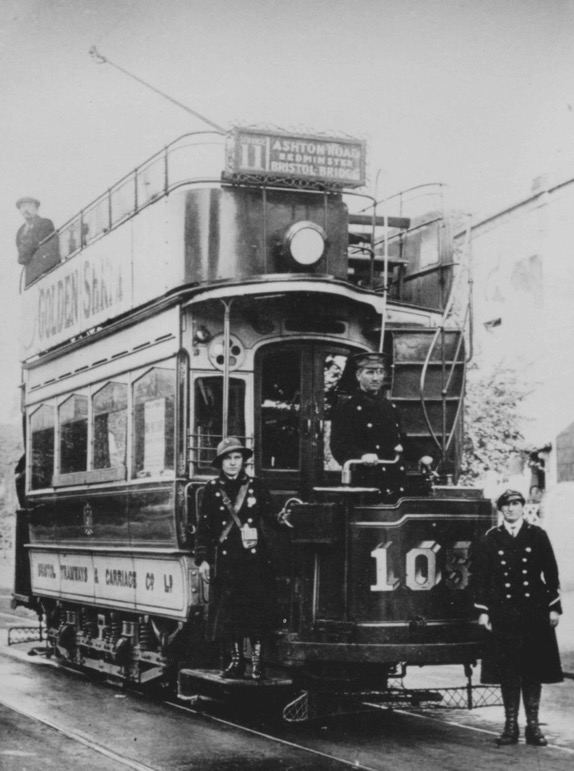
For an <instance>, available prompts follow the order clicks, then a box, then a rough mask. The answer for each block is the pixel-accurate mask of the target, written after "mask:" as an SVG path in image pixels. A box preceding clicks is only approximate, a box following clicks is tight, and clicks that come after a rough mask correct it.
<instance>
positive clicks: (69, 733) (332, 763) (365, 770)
mask: <svg viewBox="0 0 574 771" xmlns="http://www.w3.org/2000/svg"><path fill="white" fill-rule="evenodd" d="M18 658H21V657H20V656H18ZM43 661H44V662H45V663H46V664H48V665H49V666H50V667H53V668H54V669H57V668H59V667H60V666H61V665H60V664H59V663H58V662H57V661H53V660H46V659H44V660H43ZM63 669H64V670H65V671H66V672H67V673H69V674H71V675H73V676H74V677H76V678H78V680H80V681H85V682H91V678H90V676H89V674H86V673H84V672H82V671H80V670H76V669H68V668H67V667H65V666H64V667H63ZM107 687H110V688H114V687H115V684H114V683H111V682H110V683H107ZM123 690H124V689H123V688H122V691H123ZM127 692H128V693H132V694H133V695H135V696H138V697H141V698H144V699H147V698H149V693H146V691H145V690H144V689H140V688H138V687H131V688H128V689H127ZM158 701H159V704H161V705H162V706H163V707H167V708H168V709H169V710H174V711H177V712H178V713H180V714H181V713H183V714H185V715H189V716H190V718H191V717H193V718H197V719H201V720H203V721H209V722H210V723H212V724H213V725H215V726H221V727H222V728H226V729H230V730H232V731H235V732H237V733H240V734H242V735H244V736H245V735H246V736H249V737H253V738H254V739H255V738H257V739H259V740H261V741H264V742H269V743H270V744H274V745H280V746H281V747H283V748H285V749H287V750H293V751H296V752H300V753H303V754H304V755H308V756H311V757H315V758H317V761H318V763H321V761H323V762H326V763H328V764H329V766H328V768H329V769H333V770H334V769H335V768H341V769H343V768H353V769H358V770H359V771H380V768H376V767H374V766H370V765H366V764H364V763H360V762H359V761H357V760H349V759H348V758H343V757H340V756H337V755H335V754H333V753H328V752H324V751H322V750H319V749H316V748H313V747H309V746H306V745H305V744H301V743H297V742H294V741H291V740H289V739H284V738H281V737H280V736H277V735H274V734H272V733H269V732H267V731H264V730H259V729H257V728H254V727H252V726H248V725H246V724H245V723H241V722H235V721H233V720H229V719H226V718H222V717H220V716H217V715H213V714H211V713H209V712H208V711H205V710H198V709H193V708H192V707H190V706H189V705H186V704H182V703H181V702H178V701H176V700H174V699H173V697H169V698H166V699H160V700H158ZM0 706H2V707H4V708H6V709H9V710H11V711H13V712H15V713H17V714H19V715H21V716H23V717H25V718H28V719H30V720H33V721H35V722H37V723H39V724H42V725H44V726H47V727H48V728H51V729H52V730H54V731H56V732H58V733H59V734H60V735H62V736H63V737H66V738H68V739H70V740H72V741H75V742H78V743H79V744H82V745H83V746H84V747H86V748H88V749H89V750H92V751H94V752H96V753H98V754H100V755H102V756H104V757H106V758H108V759H109V760H112V761H114V762H115V763H117V764H120V765H122V766H124V767H125V768H130V769H134V771H157V770H158V766H154V765H148V764H146V763H142V762H140V761H137V760H134V759H133V758H130V757H128V756H127V755H125V754H122V753H121V752H116V751H114V750H112V749H109V748H108V747H106V746H104V745H103V744H102V743H100V742H99V741H97V740H96V739H95V738H92V737H90V736H89V735H88V734H86V733H84V732H82V731H78V730H74V729H70V728H67V727H66V726H64V725H62V724H61V723H58V722H57V721H54V720H51V719H49V718H47V717H44V716H42V715H39V714H38V713H37V712H35V711H34V710H27V709H24V708H23V707H22V706H18V705H16V704H15V703H13V702H11V701H10V700H7V699H5V698H3V697H0ZM295 767H296V766H294V768H295ZM318 767H319V766H318ZM320 767H321V768H323V765H322V764H321V765H320ZM162 768H165V764H162Z"/></svg>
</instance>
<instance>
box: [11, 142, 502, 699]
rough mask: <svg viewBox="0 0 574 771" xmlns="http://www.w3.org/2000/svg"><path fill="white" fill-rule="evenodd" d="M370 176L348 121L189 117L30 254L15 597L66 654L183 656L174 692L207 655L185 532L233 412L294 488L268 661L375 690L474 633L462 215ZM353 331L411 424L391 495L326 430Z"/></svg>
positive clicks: (135, 662)
mask: <svg viewBox="0 0 574 771" xmlns="http://www.w3.org/2000/svg"><path fill="white" fill-rule="evenodd" d="M364 183H365V148H364V145H363V143H362V142H360V141H356V140H352V139H340V138H330V137H317V136H299V135H288V134H285V133H281V132H275V131H267V130H255V129H243V128H239V129H235V130H234V131H233V132H231V133H230V134H227V135H225V134H222V133H219V132H215V131H213V132H202V133H196V134H189V135H186V136H184V137H181V138H180V139H178V140H176V141H175V142H173V143H172V144H171V145H169V146H168V147H166V148H164V149H163V150H162V151H161V152H160V153H158V154H157V155H155V156H153V157H152V158H151V159H149V160H148V161H147V162H146V163H144V164H142V165H141V166H139V167H138V168H137V169H135V171H133V172H132V173H130V174H128V175H127V176H126V177H125V178H124V179H122V180H120V182H118V183H117V184H116V185H114V186H113V187H111V188H110V189H109V190H108V191H107V192H106V193H105V194H104V195H103V196H101V197H100V198H98V199H97V200H96V201H95V202H93V203H92V204H90V205H89V206H87V207H86V208H84V209H83V210H82V211H81V212H80V213H79V214H78V215H77V216H75V217H73V218H72V219H71V220H70V221H69V222H68V223H66V224H65V225H64V226H63V227H61V228H59V230H57V231H56V233H54V235H53V236H52V237H51V238H50V239H48V240H47V241H46V242H44V243H43V244H42V245H41V246H40V247H39V249H38V251H37V253H36V255H35V257H34V259H33V261H32V262H31V263H30V264H29V265H27V266H26V268H25V274H24V275H23V282H22V283H23V289H22V305H23V314H22V319H23V320H22V372H23V382H22V395H23V398H22V403H23V410H24V421H25V427H26V430H25V433H26V436H25V442H26V489H25V494H24V497H23V500H22V507H21V509H20V510H19V511H18V514H17V555H16V575H15V588H14V599H15V602H16V603H18V604H23V605H26V606H28V607H31V608H34V609H35V610H37V611H38V613H39V614H41V616H42V617H43V618H44V620H45V624H46V628H47V637H48V643H49V646H50V648H51V650H52V652H53V654H54V655H55V656H56V657H58V658H59V659H60V660H62V661H63V662H65V663H67V664H69V665H72V666H77V667H81V668H84V669H89V670H94V671H96V672H103V673H105V674H106V675H108V676H111V677H115V678H118V679H120V680H124V681H127V682H137V683H147V682H154V683H155V682H157V683H164V682H170V681H172V680H173V678H174V677H175V676H177V675H179V688H180V693H181V694H182V695H184V696H185V695H186V694H188V693H190V692H193V690H194V688H196V687H197V681H198V678H199V679H201V673H202V672H203V673H205V672H209V671H210V670H211V669H213V670H215V668H216V667H217V666H218V665H219V663H220V662H219V660H218V656H219V651H218V650H214V649H213V646H212V645H210V644H208V643H207V642H206V641H205V627H206V619H207V612H208V607H209V593H208V587H207V586H206V585H204V584H203V582H202V581H201V579H200V577H199V574H198V569H197V567H196V566H195V563H194V560H193V549H194V534H195V529H196V518H197V512H198V506H199V502H200V500H201V495H202V491H203V488H204V486H205V484H206V482H207V481H208V480H209V479H210V478H212V477H213V475H214V471H213V467H212V465H211V462H212V460H213V458H214V456H215V452H216V447H217V445H218V443H219V442H220V441H221V439H222V438H223V437H225V436H229V435H233V436H237V437H240V438H241V439H242V441H244V442H245V444H246V445H247V446H248V447H250V448H252V449H253V450H254V455H253V467H252V468H253V473H255V474H256V475H257V476H259V477H261V478H262V479H263V480H265V482H266V483H267V485H268V487H269V488H270V490H271V491H272V495H273V498H274V501H275V503H276V505H277V509H278V510H279V509H280V508H281V507H282V506H285V505H287V507H288V509H289V511H290V512H291V523H292V524H293V529H292V530H287V529H286V528H285V529H284V532H283V531H282V532H281V533H273V534H270V538H271V539H272V554H273V560H274V564H275V566H276V571H277V587H276V588H277V595H278V597H279V602H278V606H277V619H276V624H275V631H274V633H273V635H272V639H271V640H270V641H269V646H268V650H267V652H266V659H267V662H268V666H270V668H271V672H276V673H280V674H281V676H282V678H283V679H285V680H287V681H289V682H290V683H292V684H293V686H294V688H295V689H297V688H300V689H303V690H304V691H305V693H311V694H312V695H313V694H315V695H317V699H318V700H319V701H320V700H321V699H322V698H327V696H330V697H333V698H337V697H339V696H341V695H344V696H345V697H346V698H351V697H353V696H356V697H357V698H364V694H365V693H367V692H368V693H369V694H370V697H371V698H374V697H375V696H374V695H375V694H376V693H379V694H384V692H385V690H386V689H387V688H388V681H389V677H390V676H391V675H392V674H394V673H396V672H397V671H399V670H400V671H404V670H405V668H406V667H408V666H409V665H416V666H420V665H424V664H441V663H444V664H455V663H456V664H461V665H464V666H465V667H467V668H468V669H470V667H471V665H472V664H473V663H474V662H475V661H476V659H477V657H479V655H480V635H479V631H478V627H477V625H476V624H475V623H474V621H473V620H472V616H471V610H470V608H471V603H470V600H469V589H468V586H469V575H470V570H471V562H470V560H471V554H472V546H473V543H474V542H475V540H476V539H477V538H478V537H479V536H480V535H481V534H482V533H483V532H484V531H485V530H486V529H487V528H488V527H489V526H490V521H491V507H490V504H489V503H488V502H487V501H485V500H484V499H482V498H481V496H480V494H479V493H478V491H474V490H471V489H469V488H464V487H460V486H457V485H456V481H457V475H458V468H459V464H460V456H461V446H462V422H461V414H462V399H463V391H464V383H465V364H466V358H467V351H466V349H467V348H468V345H467V346H466V347H465V337H467V335H466V331H467V327H468V314H467V313H466V311H465V309H466V296H467V288H466V283H465V281H464V280H462V281H461V280H459V279H460V277H461V276H463V275H464V272H465V262H466V255H465V254H464V253H462V252H459V251H458V250H455V248H454V246H453V243H454V241H453V234H454V231H455V230H457V229H458V230H460V228H461V225H460V222H459V221H458V220H457V218H456V217H452V216H447V215H445V214H444V212H442V210H441V207H440V206H439V205H438V204H437V198H436V197H435V198H434V199H433V198H432V197H431V194H432V195H433V196H434V195H436V194H437V192H440V187H436V186H423V187H422V188H417V189H415V190H413V191H411V192H410V194H404V195H401V196H398V197H397V198H395V199H394V200H393V201H391V202H390V203H389V202H387V203H385V205H384V206H381V205H380V204H378V203H377V202H376V201H375V200H374V198H373V197H371V196H368V195H366V194H364V193H363V192H362V189H363V186H364ZM423 195H424V196H425V199H426V200H427V201H430V202H431V203H429V205H428V207H427V210H426V212H422V213H421V212H420V211H418V212H416V213H414V214H412V215H411V214H410V213H409V203H413V202H415V203H416V204H417V205H418V206H419V209H420V203H421V196H423ZM393 203H397V204H398V206H397V207H392V204H393ZM391 209H392V213H391ZM365 351H382V352H384V353H386V354H387V356H388V357H389V359H390V361H391V363H392V367H391V368H390V370H389V371H390V373H391V374H390V376H389V378H388V382H387V383H386V384H385V386H386V389H387V392H388V395H389V398H390V399H391V400H392V401H393V403H394V404H395V405H396V407H397V409H398V410H399V412H400V415H401V419H402V424H403V429H404V432H405V436H406V440H405V443H404V451H403V453H402V454H401V456H400V458H399V459H398V462H400V463H401V464H403V468H404V469H405V471H406V478H407V482H406V485H405V489H404V491H403V492H402V493H401V496H400V497H399V499H398V500H396V501H392V502H381V501H380V500H378V499H377V496H376V495H374V492H375V491H374V490H373V489H370V488H368V487H361V486H358V485H356V484H354V483H353V476H354V473H355V472H356V469H357V465H359V460H360V459H354V460H352V461H351V462H348V463H345V464H344V467H343V468H342V467H341V465H340V464H339V463H338V462H337V461H336V460H335V458H334V456H333V453H332V451H331V447H330V435H331V421H332V415H333V411H334V410H335V409H336V407H337V405H338V404H339V403H341V401H342V400H344V399H345V398H347V397H348V394H349V390H350V387H351V386H352V385H353V384H354V383H355V377H354V373H353V371H352V363H353V356H354V355H356V354H358V353H360V352H365ZM421 459H423V460H421ZM431 459H433V460H432V462H431ZM355 460H356V461H357V462H356V463H355ZM387 460H388V461H392V460H393V459H387ZM206 678H207V679H209V678H208V677H207V675H206ZM270 681H271V682H272V681H273V678H272V677H271V678H269V679H268V680H267V681H262V682H261V683H259V684H257V683H252V684H251V685H250V687H252V688H265V687H269V682H270Z"/></svg>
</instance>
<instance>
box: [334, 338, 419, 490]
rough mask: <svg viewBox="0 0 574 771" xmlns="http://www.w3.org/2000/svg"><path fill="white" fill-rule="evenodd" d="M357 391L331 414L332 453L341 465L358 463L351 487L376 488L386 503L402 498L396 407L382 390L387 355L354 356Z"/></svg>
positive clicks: (400, 435) (402, 470)
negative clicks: (352, 462) (386, 461)
mask: <svg viewBox="0 0 574 771" xmlns="http://www.w3.org/2000/svg"><path fill="white" fill-rule="evenodd" d="M355 362H356V365H357V373H356V378H357V382H358V386H359V387H358V389H357V392H356V393H355V394H354V395H353V396H351V397H350V399H348V400H347V401H345V402H343V404H341V405H340V406H339V407H337V409H336V410H335V413H334V415H333V423H332V427H331V452H332V453H333V456H334V457H335V458H336V460H337V461H338V462H339V463H340V464H341V465H343V464H344V463H345V461H347V460H351V459H353V460H361V461H362V464H363V465H362V466H358V465H357V466H355V467H354V470H353V475H352V479H353V484H354V485H361V486H367V487H377V488H378V489H379V490H380V491H381V496H382V499H383V501H385V502H393V501H395V500H397V499H398V498H400V496H401V495H404V492H405V482H406V474H405V467H404V463H403V462H402V458H400V459H399V461H398V462H397V463H388V464H385V463H379V461H381V460H383V461H384V460H388V461H392V460H393V459H394V458H395V456H396V455H401V453H402V451H403V446H404V441H405V440H404V435H403V432H402V428H401V423H400V418H399V413H398V410H397V408H396V406H395V405H394V404H393V403H392V402H390V401H389V400H388V399H386V398H385V397H384V396H383V395H382V393H381V391H382V388H383V383H384V380H385V371H386V366H387V356H386V355H385V354H383V353H368V352H367V353H361V354H359V355H357V356H355Z"/></svg>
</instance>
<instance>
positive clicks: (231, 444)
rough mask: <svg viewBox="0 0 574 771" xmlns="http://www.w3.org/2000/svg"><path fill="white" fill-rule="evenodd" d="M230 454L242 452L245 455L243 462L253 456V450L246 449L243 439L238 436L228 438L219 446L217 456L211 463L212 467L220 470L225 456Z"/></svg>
mask: <svg viewBox="0 0 574 771" xmlns="http://www.w3.org/2000/svg"><path fill="white" fill-rule="evenodd" d="M230 452H240V453H241V454H242V455H243V460H247V458H250V457H251V456H252V455H253V450H250V449H249V448H248V447H245V446H244V445H243V443H242V441H241V439H238V438H237V437H236V436H228V437H227V438H226V439H222V440H221V442H219V444H218V445H217V454H216V456H215V458H214V459H213V460H212V461H211V465H212V466H215V467H216V468H220V467H221V461H222V460H223V458H224V456H225V455H227V454H228V453H230Z"/></svg>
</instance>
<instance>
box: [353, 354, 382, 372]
mask: <svg viewBox="0 0 574 771" xmlns="http://www.w3.org/2000/svg"><path fill="white" fill-rule="evenodd" d="M353 360H354V362H355V364H356V365H357V369H360V368H361V367H368V366H371V367H373V366H375V367H376V366H379V367H384V366H385V365H386V364H388V363H389V357H388V355H387V354H386V353H373V352H372V351H363V353H357V354H356V355H355V356H353Z"/></svg>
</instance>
